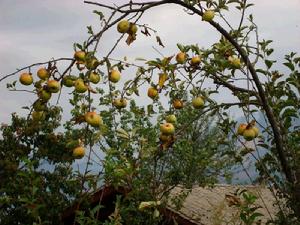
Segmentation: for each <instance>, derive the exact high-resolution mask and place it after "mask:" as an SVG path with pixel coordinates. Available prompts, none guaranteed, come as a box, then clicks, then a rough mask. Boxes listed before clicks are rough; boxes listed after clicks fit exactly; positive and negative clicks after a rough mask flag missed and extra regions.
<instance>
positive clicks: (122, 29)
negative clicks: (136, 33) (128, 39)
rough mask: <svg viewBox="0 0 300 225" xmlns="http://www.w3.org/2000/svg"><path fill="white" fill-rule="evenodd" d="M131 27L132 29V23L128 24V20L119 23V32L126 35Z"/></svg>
mask: <svg viewBox="0 0 300 225" xmlns="http://www.w3.org/2000/svg"><path fill="white" fill-rule="evenodd" d="M129 27H130V23H129V22H128V20H122V21H120V22H119V23H118V26H117V30H118V31H119V32H120V33H122V34H124V33H127V32H128V30H129Z"/></svg>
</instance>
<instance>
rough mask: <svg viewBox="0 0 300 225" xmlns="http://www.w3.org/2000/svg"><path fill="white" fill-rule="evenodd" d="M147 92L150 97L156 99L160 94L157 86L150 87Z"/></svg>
mask: <svg viewBox="0 0 300 225" xmlns="http://www.w3.org/2000/svg"><path fill="white" fill-rule="evenodd" d="M147 94H148V97H150V98H152V99H155V98H157V96H158V91H157V89H156V88H154V87H150V88H149V89H148V92H147Z"/></svg>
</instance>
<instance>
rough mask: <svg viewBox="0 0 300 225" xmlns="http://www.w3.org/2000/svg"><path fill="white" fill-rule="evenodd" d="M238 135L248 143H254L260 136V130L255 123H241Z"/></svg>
mask: <svg viewBox="0 0 300 225" xmlns="http://www.w3.org/2000/svg"><path fill="white" fill-rule="evenodd" d="M237 134H238V135H240V136H243V137H244V138H245V140H247V141H252V140H253V139H254V138H256V137H257V136H258V134H259V129H258V128H257V127H256V126H255V124H253V123H249V124H246V123H241V124H240V125H239V126H238V128H237Z"/></svg>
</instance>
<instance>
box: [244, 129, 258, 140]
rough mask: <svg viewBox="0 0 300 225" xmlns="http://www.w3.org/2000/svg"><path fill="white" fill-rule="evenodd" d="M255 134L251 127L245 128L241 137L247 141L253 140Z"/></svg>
mask: <svg viewBox="0 0 300 225" xmlns="http://www.w3.org/2000/svg"><path fill="white" fill-rule="evenodd" d="M255 136H256V133H255V130H253V129H252V128H246V129H245V130H244V132H243V137H244V138H245V140H247V141H251V140H253V139H254V138H255Z"/></svg>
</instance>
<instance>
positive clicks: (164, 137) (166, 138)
mask: <svg viewBox="0 0 300 225" xmlns="http://www.w3.org/2000/svg"><path fill="white" fill-rule="evenodd" d="M159 140H160V141H161V142H167V141H171V140H172V136H171V135H166V134H160V135H159Z"/></svg>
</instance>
